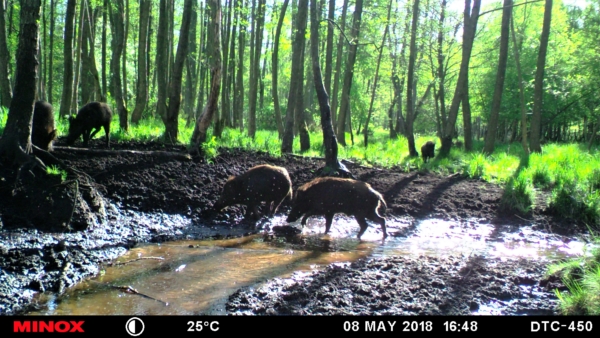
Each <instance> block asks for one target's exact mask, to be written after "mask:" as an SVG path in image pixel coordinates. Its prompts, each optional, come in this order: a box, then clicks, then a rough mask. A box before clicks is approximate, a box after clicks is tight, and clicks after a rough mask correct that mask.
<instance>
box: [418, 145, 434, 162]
mask: <svg viewBox="0 0 600 338" xmlns="http://www.w3.org/2000/svg"><path fill="white" fill-rule="evenodd" d="M421 156H422V157H423V162H427V160H428V159H430V158H433V157H434V156H435V143H433V141H427V142H426V143H425V144H424V145H422V146H421Z"/></svg>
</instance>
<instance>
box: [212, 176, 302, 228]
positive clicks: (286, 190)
mask: <svg viewBox="0 0 600 338" xmlns="http://www.w3.org/2000/svg"><path fill="white" fill-rule="evenodd" d="M286 198H289V199H291V198H292V180H291V179H290V175H289V174H288V172H287V170H286V169H285V168H282V167H277V166H272V165H268V164H263V165H258V166H255V167H253V168H250V169H249V170H248V171H247V172H245V173H244V174H242V175H239V176H231V177H229V179H228V180H227V182H226V183H225V186H224V187H223V192H222V193H221V197H220V198H219V200H218V201H217V203H215V205H214V210H216V211H221V210H222V209H223V208H225V207H228V206H230V205H234V204H243V205H246V207H247V208H246V215H245V217H246V218H249V217H250V216H251V215H252V214H254V218H255V219H258V218H259V217H260V215H259V212H258V206H259V205H260V204H261V202H263V201H266V202H267V207H268V208H269V213H268V214H269V216H273V214H274V213H275V212H276V211H277V208H279V205H280V204H281V203H282V202H283V201H284V200H285V199H286Z"/></svg>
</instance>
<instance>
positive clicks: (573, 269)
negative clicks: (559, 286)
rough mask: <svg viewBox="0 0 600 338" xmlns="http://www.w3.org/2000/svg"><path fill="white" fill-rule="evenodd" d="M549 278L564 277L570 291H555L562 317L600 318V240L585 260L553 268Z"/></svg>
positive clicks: (598, 239)
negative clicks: (552, 276)
mask: <svg viewBox="0 0 600 338" xmlns="http://www.w3.org/2000/svg"><path fill="white" fill-rule="evenodd" d="M547 275H555V276H558V277H560V278H561V279H562V281H563V283H564V284H565V285H566V286H567V288H568V291H565V292H560V291H559V290H555V294H556V296H557V297H558V299H559V308H560V311H561V313H562V314H564V315H594V316H597V315H600V238H598V237H595V239H594V244H592V245H590V246H588V247H586V250H584V255H582V256H581V257H577V258H572V259H568V260H565V261H563V262H560V263H556V264H552V265H550V266H549V267H548V271H547Z"/></svg>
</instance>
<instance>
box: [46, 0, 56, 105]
mask: <svg viewBox="0 0 600 338" xmlns="http://www.w3.org/2000/svg"><path fill="white" fill-rule="evenodd" d="M55 7H56V6H55V2H54V0H50V56H49V57H48V78H49V79H53V77H52V76H53V68H54V9H55ZM53 84H54V81H52V80H50V81H48V102H49V103H50V104H52V102H54V99H53V96H54V95H53V93H54V90H53V89H54V86H53Z"/></svg>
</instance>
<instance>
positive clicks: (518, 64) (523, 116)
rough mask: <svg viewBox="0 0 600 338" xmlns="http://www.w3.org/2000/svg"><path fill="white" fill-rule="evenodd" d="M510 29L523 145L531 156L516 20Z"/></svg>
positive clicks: (526, 153)
mask: <svg viewBox="0 0 600 338" xmlns="http://www.w3.org/2000/svg"><path fill="white" fill-rule="evenodd" d="M510 31H511V33H512V40H513V51H514V54H515V65H516V67H517V76H518V80H519V106H520V108H521V145H522V146H523V151H524V152H525V156H529V143H528V142H527V108H526V106H525V88H524V85H523V73H522V71H521V61H520V60H519V48H518V46H517V37H516V35H515V25H514V20H513V18H512V17H511V19H510Z"/></svg>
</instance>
